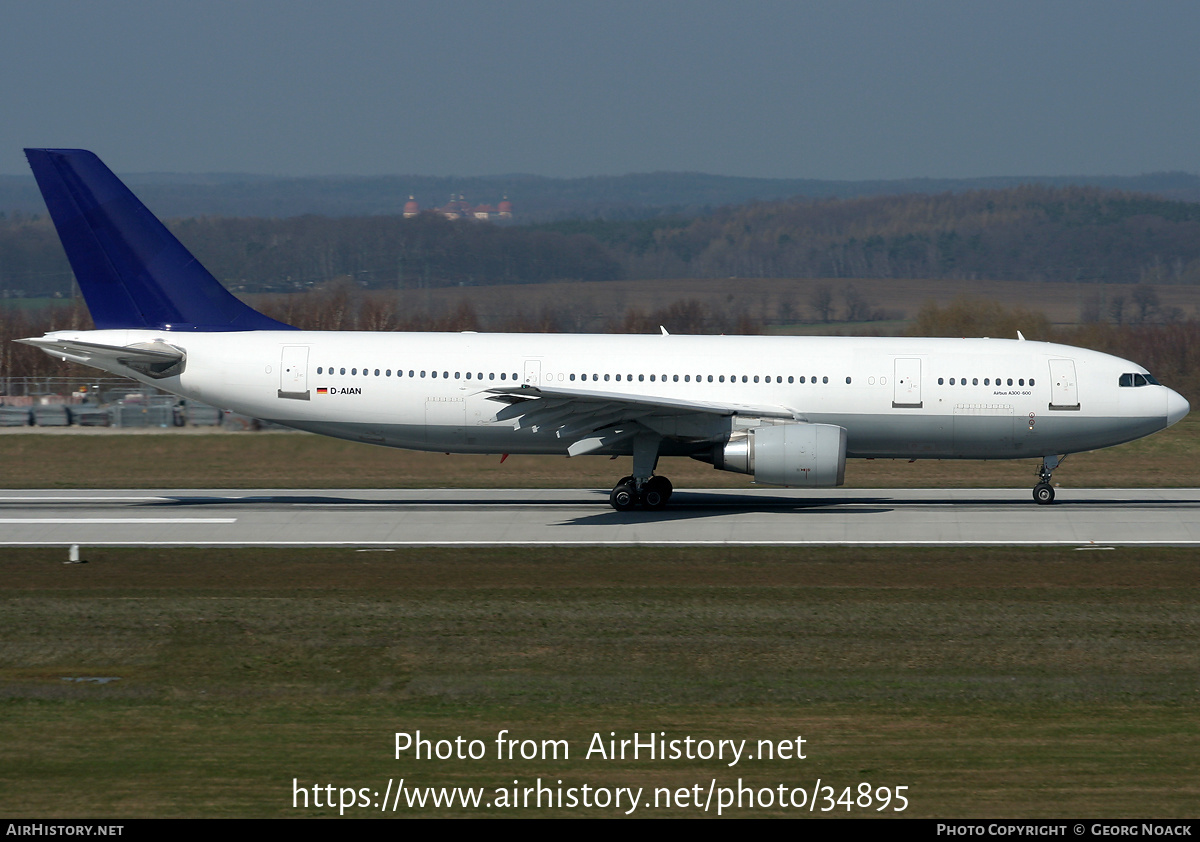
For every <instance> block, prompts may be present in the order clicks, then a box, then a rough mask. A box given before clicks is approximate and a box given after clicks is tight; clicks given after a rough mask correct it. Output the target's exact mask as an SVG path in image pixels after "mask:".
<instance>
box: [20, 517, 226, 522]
mask: <svg viewBox="0 0 1200 842" xmlns="http://www.w3.org/2000/svg"><path fill="white" fill-rule="evenodd" d="M0 523H10V524H34V523H57V524H70V523H89V524H96V523H115V524H129V523H237V518H235V517H0Z"/></svg>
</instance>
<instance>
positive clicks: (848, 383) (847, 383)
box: [846, 377, 850, 386]
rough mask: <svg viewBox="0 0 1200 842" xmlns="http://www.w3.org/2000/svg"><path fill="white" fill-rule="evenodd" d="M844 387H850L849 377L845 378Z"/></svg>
mask: <svg viewBox="0 0 1200 842" xmlns="http://www.w3.org/2000/svg"><path fill="white" fill-rule="evenodd" d="M846 385H847V386H849V385H850V378H849V377H847V378H846Z"/></svg>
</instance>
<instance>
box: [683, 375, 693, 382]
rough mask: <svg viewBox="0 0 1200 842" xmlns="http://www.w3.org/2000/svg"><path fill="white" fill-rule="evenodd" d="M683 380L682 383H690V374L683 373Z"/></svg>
mask: <svg viewBox="0 0 1200 842" xmlns="http://www.w3.org/2000/svg"><path fill="white" fill-rule="evenodd" d="M683 382H684V383H691V382H692V375H690V374H685V375H683Z"/></svg>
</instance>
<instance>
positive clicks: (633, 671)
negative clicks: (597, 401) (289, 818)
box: [0, 548, 1200, 817]
mask: <svg viewBox="0 0 1200 842" xmlns="http://www.w3.org/2000/svg"><path fill="white" fill-rule="evenodd" d="M63 555H64V554H63V552H62V551H61V550H10V551H6V553H5V555H4V558H3V560H0V595H2V597H0V706H2V707H0V711H2V714H0V744H2V745H4V747H5V751H4V752H3V753H2V754H0V792H3V793H4V795H3V797H2V799H0V804H2V805H3V806H2V807H0V810H2V811H3V813H4V814H6V815H10V816H15V815H24V816H31V815H32V816H45V817H50V816H63V817H65V816H87V815H90V816H121V817H129V816H162V815H176V816H180V815H204V816H284V815H296V814H303V815H312V814H318V813H328V812H329V811H328V810H318V809H315V808H312V807H310V808H309V809H308V810H299V811H297V810H293V809H292V807H291V804H292V779H293V778H298V779H300V781H301V785H302V786H307V787H310V788H311V785H312V784H314V783H315V784H320V785H322V786H323V785H325V784H327V783H329V784H333V785H334V786H335V787H340V786H347V787H355V788H361V787H369V788H371V789H372V790H374V789H378V790H380V791H382V790H383V789H384V788H385V787H386V784H387V780H388V778H396V779H399V778H401V777H404V778H406V780H408V781H409V782H410V783H411V784H416V785H451V786H453V785H464V786H466V785H469V786H482V787H486V788H488V789H489V790H491V789H492V788H494V787H502V786H509V787H511V785H512V781H513V779H517V780H520V781H521V782H522V785H524V784H527V783H531V782H532V781H533V780H534V779H536V778H537V777H539V776H540V777H541V778H542V779H543V780H544V781H551V782H552V781H557V780H560V779H561V780H562V781H563V782H564V786H579V785H582V784H583V783H588V784H590V785H591V786H628V785H631V786H635V787H637V786H644V787H649V788H654V787H671V788H672V789H674V788H678V787H683V786H692V785H695V784H698V783H699V784H703V785H705V786H707V785H708V782H709V781H710V780H713V779H716V780H717V785H718V786H733V785H735V784H736V781H737V779H738V778H742V779H743V780H744V781H745V782H747V783H751V782H752V783H753V784H754V785H755V786H771V785H775V786H778V784H780V783H787V784H789V785H791V786H805V787H808V788H811V787H812V785H813V783H814V782H815V780H816V779H817V778H821V779H822V780H823V781H824V782H825V783H832V784H835V785H836V786H837V787H838V788H839V793H840V790H841V788H843V787H845V786H851V787H857V785H858V784H859V783H860V782H862V781H868V782H871V783H872V784H874V785H875V786H881V785H887V786H897V785H904V786H908V787H909V789H908V797H909V799H910V804H911V806H910V807H909V809H908V810H907V811H905V813H904V815H909V816H995V815H1005V816H1022V817H1036V816H1070V815H1074V816H1078V815H1086V816H1097V817H1100V816H1156V817H1157V816H1185V815H1191V814H1193V813H1194V812H1195V803H1196V797H1197V794H1198V793H1197V790H1198V789H1200V784H1197V781H1198V780H1200V776H1198V775H1197V772H1198V771H1200V760H1198V759H1197V758H1200V751H1198V749H1200V717H1197V716H1196V702H1197V693H1198V692H1200V653H1198V652H1197V649H1196V646H1195V641H1196V639H1197V632H1198V631H1200V586H1198V585H1197V582H1196V577H1195V569H1196V568H1195V554H1194V552H1193V551H1188V550H1174V549H1153V550H1137V551H1133V550H1116V551H1110V552H1104V553H1098V552H1078V551H1069V550H1057V549H1045V550H1020V551H1018V550H1004V549H981V550H975V549H962V550H945V551H928V550H879V551H859V550H843V549H820V550H790V549H765V548H763V549H747V550H659V549H634V550H613V549H607V548H590V549H582V550H571V551H564V550H561V549H554V548H547V549H521V550H481V551H475V552H461V551H457V550H398V551H395V552H386V553H383V552H369V553H362V552H353V551H348V550H303V551H286V550H255V551H250V550H231V551H218V550H170V551H166V550H124V549H104V550H99V549H98V550H89V551H88V554H87V558H88V559H89V560H90V563H89V564H87V565H64V564H62V563H61V561H62V560H63V558H62V557H63ZM98 676H99V677H117V678H119V680H117V681H113V682H111V683H108V684H104V685H97V684H91V683H75V682H67V681H63V678H65V677H98ZM505 728H507V729H509V730H510V732H511V733H512V736H514V737H519V738H524V737H528V738H533V739H536V740H542V739H565V740H567V741H568V743H569V746H570V750H571V757H570V759H568V760H562V759H560V760H557V761H555V760H528V761H524V760H497V759H495V757H494V740H495V736H496V733H497V732H498V731H499V730H501V729H505ZM417 729H420V730H421V731H422V734H423V735H424V736H432V737H434V738H445V739H453V738H454V737H456V736H459V735H462V736H464V737H467V738H478V739H481V740H483V741H484V742H485V744H486V745H487V746H488V749H489V752H488V757H487V758H486V759H483V760H478V761H464V760H415V759H413V758H412V757H411V756H410V755H406V756H404V757H402V758H401V759H399V760H396V759H394V758H393V745H394V742H393V734H394V733H395V732H396V731H406V732H412V731H415V730H417ZM610 731H615V732H616V733H617V735H618V737H621V736H624V737H629V736H630V735H631V733H632V732H634V731H637V732H640V733H642V734H643V735H644V734H645V733H646V732H648V731H665V732H666V733H667V736H668V738H682V737H685V736H687V735H692V736H694V737H709V738H716V739H737V740H740V739H748V740H750V741H751V743H752V744H753V743H755V742H756V741H757V740H759V739H772V740H794V738H795V737H796V736H797V735H802V736H804V738H805V739H806V743H805V746H806V752H807V753H808V755H809V756H808V758H807V759H806V760H803V761H780V760H776V761H743V762H742V763H741V764H739V765H738V766H737V767H732V768H731V767H728V766H727V765H724V764H722V763H720V762H716V761H709V762H705V761H699V760H697V761H686V760H682V761H649V760H645V759H643V760H640V761H632V760H626V761H601V760H597V759H592V760H588V759H585V758H584V753H585V752H586V749H587V747H588V743H589V741H590V739H591V737H592V735H593V734H594V733H597V732H599V733H601V734H602V735H603V736H605V737H607V735H608V733H609V732H610ZM648 791H649V790H648ZM310 792H311V789H310ZM335 812H336V811H335ZM354 812H355V813H359V814H364V815H365V814H371V812H370V811H365V810H364V811H354ZM402 812H404V813H408V812H409V811H407V810H405V811H402ZM417 812H419V814H421V815H429V814H435V813H439V811H434V810H432V809H428V810H425V811H417ZM461 812H463V811H462V810H461V809H457V810H443V811H440V814H457V813H461ZM514 812H516V811H514ZM543 812H550V813H556V812H557V811H554V810H548V811H543ZM562 812H563V813H564V814H566V813H568V812H569V813H570V814H572V815H579V814H588V813H589V812H591V813H594V814H597V815H616V814H618V813H617V811H616V810H614V809H612V808H609V809H598V810H592V811H587V810H576V811H565V810H564V811H562ZM639 812H641V814H643V815H647V814H649V815H674V814H695V811H694V810H690V809H679V810H666V809H659V810H653V809H651V810H646V811H639ZM788 812H791V811H786V810H785V811H779V810H778V809H775V810H761V811H755V812H754V814H755V815H764V814H776V813H778V814H787V813H788ZM467 813H468V814H475V815H478V814H490V813H488V811H484V810H480V811H474V812H472V811H467ZM519 814H525V812H524V811H520V813H519ZM742 814H749V813H745V812H744V813H742ZM838 814H841V815H844V814H845V811H844V809H841V810H839V811H838ZM852 815H853V813H852Z"/></svg>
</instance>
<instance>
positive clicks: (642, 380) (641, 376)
mask: <svg viewBox="0 0 1200 842" xmlns="http://www.w3.org/2000/svg"><path fill="white" fill-rule="evenodd" d="M645 381H646V375H644V374H639V375H638V382H639V383H644V382H645Z"/></svg>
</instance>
